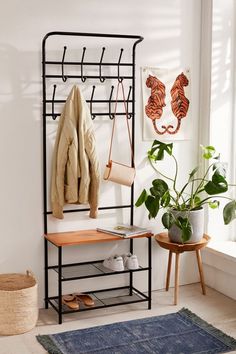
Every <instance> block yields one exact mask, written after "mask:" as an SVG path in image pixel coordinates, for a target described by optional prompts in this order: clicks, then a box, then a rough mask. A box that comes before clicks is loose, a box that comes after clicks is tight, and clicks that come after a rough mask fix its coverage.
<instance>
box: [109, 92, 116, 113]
mask: <svg viewBox="0 0 236 354" xmlns="http://www.w3.org/2000/svg"><path fill="white" fill-rule="evenodd" d="M113 90H114V86H113V85H112V86H111V93H110V97H109V117H110V119H114V118H115V116H114V114H113V113H111V98H112V94H113Z"/></svg>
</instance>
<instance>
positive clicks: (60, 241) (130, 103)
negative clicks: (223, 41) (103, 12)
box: [42, 32, 153, 324]
mask: <svg viewBox="0 0 236 354" xmlns="http://www.w3.org/2000/svg"><path fill="white" fill-rule="evenodd" d="M53 36H62V37H64V38H65V39H66V38H69V37H93V38H95V37H99V38H109V39H111V41H113V40H114V41H115V40H116V39H124V40H131V41H134V42H133V45H132V61H129V62H122V54H123V48H121V49H120V55H119V58H118V60H117V58H116V61H115V62H103V56H104V52H105V50H106V48H105V47H102V48H101V54H100V58H99V60H98V61H97V62H86V60H85V57H86V47H83V48H81V47H78V50H81V49H82V55H81V61H78V62H77V61H76V62H75V61H69V60H68V57H69V55H68V53H67V52H69V50H68V51H67V45H64V47H62V59H61V61H52V60H47V51H48V49H47V48H46V47H47V46H46V44H47V39H48V38H50V37H53ZM142 40H143V37H141V36H136V35H120V34H100V33H80V32H50V33H47V34H46V36H45V37H44V39H43V42H42V83H43V195H44V202H43V203H44V204H43V209H44V261H45V299H44V301H45V308H48V306H49V305H50V306H51V307H53V308H54V310H55V311H56V312H57V313H58V323H59V324H60V323H62V316H63V315H64V314H67V313H72V312H78V311H79V312H81V311H85V310H92V309H97V308H104V307H111V306H118V305H125V304H130V303H138V302H147V303H148V309H151V290H152V266H151V264H152V259H151V245H152V242H151V241H152V236H153V235H152V234H151V233H147V234H144V235H141V236H134V237H132V238H130V239H129V251H130V252H131V253H133V247H134V239H138V238H143V237H145V238H146V239H147V240H148V261H147V263H148V264H147V266H145V267H141V266H140V267H139V268H138V269H136V270H129V269H125V270H124V271H121V272H114V271H112V270H108V269H106V268H104V267H103V266H102V261H103V260H95V261H91V262H82V263H81V262H80V263H72V264H63V259H62V256H63V255H62V251H63V247H66V246H73V245H77V246H78V245H81V244H96V243H98V242H111V241H118V240H119V241H121V242H122V241H124V240H123V239H122V238H120V237H117V236H114V235H109V234H105V233H101V232H97V231H96V230H80V231H73V232H71V231H68V232H58V233H48V215H50V214H52V211H51V210H48V200H47V119H48V117H51V118H52V119H54V120H55V119H56V118H57V117H58V116H59V115H60V113H57V112H55V109H54V104H55V103H56V104H60V103H64V102H65V101H66V100H57V99H55V96H56V84H54V85H53V92H48V91H49V90H48V88H47V84H49V82H50V84H52V80H58V79H62V81H63V82H64V83H65V82H66V81H67V80H68V79H80V80H81V84H83V83H84V82H85V81H86V80H92V81H95V80H99V81H100V82H101V83H105V82H107V81H109V80H110V79H117V80H118V81H123V80H130V81H131V85H130V86H129V92H128V95H127V99H126V104H127V107H128V116H129V119H131V127H132V149H133V151H134V147H135V50H136V46H137V44H138V43H140V42H141V41H142ZM91 65H93V66H97V67H98V70H97V75H85V74H84V72H85V71H84V68H85V67H86V66H87V67H89V66H91ZM55 66H57V67H58V66H59V68H60V71H61V73H60V74H58V73H57V74H55V73H51V72H50V69H51V68H52V67H55ZM68 66H73V67H76V69H77V68H78V69H77V70H76V74H75V75H74V74H73V75H71V74H69V75H67V74H66V72H65V71H66V70H65V68H67V67H68ZM104 66H108V67H110V68H111V69H112V68H113V70H111V72H112V74H111V75H110V74H109V75H105V76H104V75H102V69H103V67H104ZM124 66H125V67H130V68H131V69H132V74H130V75H121V74H120V72H121V70H120V68H121V67H124ZM114 70H115V74H114ZM78 74H79V75H78ZM95 88H96V86H95V85H93V86H92V90H91V98H90V99H89V100H86V102H87V103H88V104H89V107H90V113H91V118H92V119H95V118H96V117H98V119H99V116H108V117H109V118H110V119H114V115H113V114H112V112H111V103H114V102H115V100H114V99H112V94H113V89H114V86H111V92H110V97H109V99H108V98H106V99H99V100H96V99H93V97H94V91H95ZM131 91H132V95H131ZM49 95H50V99H49V98H48V97H49ZM130 95H131V98H130ZM118 102H123V101H122V100H118ZM93 103H96V104H99V103H107V106H108V108H107V111H105V112H97V113H96V112H94V111H93ZM48 107H50V112H49V111H48V109H49V108H48ZM125 114H126V113H125V112H121V113H117V114H116V116H118V117H117V118H116V119H119V116H124V115H125ZM101 124H102V123H101ZM132 165H133V162H132ZM124 208H128V209H130V225H133V222H134V185H132V187H131V188H130V204H128V205H113V206H101V207H99V208H98V209H99V210H109V209H124ZM89 210H90V209H89V208H80V207H78V208H76V209H70V210H64V211H63V212H64V213H73V212H86V211H89ZM137 242H138V241H137ZM49 244H50V245H53V246H54V247H56V248H57V258H58V262H57V264H54V265H49V258H50V252H49ZM72 267H73V269H75V268H76V275H75V274H74V273H71V272H70V270H72ZM86 268H89V270H90V272H89V273H86ZM50 270H54V271H55V272H56V273H57V274H58V282H57V283H58V293H57V295H56V296H49V281H48V274H49V271H50ZM140 271H147V273H148V277H147V282H148V293H147V294H144V293H143V292H141V291H140V290H138V289H136V288H135V287H134V286H133V273H136V272H140ZM123 273H127V274H128V275H129V285H128V286H123V287H118V288H112V289H111V288H106V289H102V290H93V291H88V292H87V293H88V294H91V296H92V297H93V298H94V301H95V304H94V306H93V307H86V306H84V305H83V304H80V308H79V310H70V309H68V308H67V306H66V305H63V304H62V295H63V292H62V290H63V289H62V284H63V282H64V281H72V280H78V279H88V278H95V277H103V276H111V275H114V276H115V275H118V274H123ZM121 291H122V292H126V293H125V295H123V294H122V295H121V294H120V292H121ZM107 293H109V294H110V295H109V297H107ZM104 294H106V295H104ZM104 296H105V297H104Z"/></svg>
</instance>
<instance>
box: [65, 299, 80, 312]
mask: <svg viewBox="0 0 236 354" xmlns="http://www.w3.org/2000/svg"><path fill="white" fill-rule="evenodd" d="M62 303H63V304H64V305H66V306H67V307H69V309H71V310H78V309H79V303H78V301H77V298H76V296H75V295H63V296H62Z"/></svg>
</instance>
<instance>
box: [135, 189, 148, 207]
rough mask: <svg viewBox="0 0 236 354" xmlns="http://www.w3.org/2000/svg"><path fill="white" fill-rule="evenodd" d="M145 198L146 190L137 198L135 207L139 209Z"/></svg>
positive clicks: (146, 195)
mask: <svg viewBox="0 0 236 354" xmlns="http://www.w3.org/2000/svg"><path fill="white" fill-rule="evenodd" d="M147 197H148V194H147V191H146V189H144V190H143V191H142V193H141V194H140V196H139V197H138V200H137V202H136V203H135V206H136V207H139V206H140V205H142V204H143V203H144V202H145V201H146V199H147Z"/></svg>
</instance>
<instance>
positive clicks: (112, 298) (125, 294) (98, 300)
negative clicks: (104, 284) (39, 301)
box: [48, 286, 150, 314]
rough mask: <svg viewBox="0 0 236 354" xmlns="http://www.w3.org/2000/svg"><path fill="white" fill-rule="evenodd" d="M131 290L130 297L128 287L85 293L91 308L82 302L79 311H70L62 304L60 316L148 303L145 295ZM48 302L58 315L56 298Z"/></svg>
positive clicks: (50, 298)
mask: <svg viewBox="0 0 236 354" xmlns="http://www.w3.org/2000/svg"><path fill="white" fill-rule="evenodd" d="M132 289H133V290H132V295H130V287H129V286H124V287H120V288H113V289H104V290H95V291H89V292H86V294H89V295H90V296H91V298H92V299H93V300H94V305H93V306H85V305H84V304H83V302H79V309H78V310H72V309H70V308H68V306H67V305H64V304H62V314H66V313H74V312H81V311H88V310H94V309H99V308H103V307H112V306H120V305H127V304H132V303H137V302H145V301H150V299H149V298H148V296H147V295H145V294H144V293H142V292H141V291H139V290H138V289H136V288H132ZM48 302H49V303H50V305H51V306H52V307H53V308H54V309H55V310H56V311H57V312H58V313H59V303H58V297H57V296H54V297H49V298H48Z"/></svg>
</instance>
